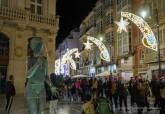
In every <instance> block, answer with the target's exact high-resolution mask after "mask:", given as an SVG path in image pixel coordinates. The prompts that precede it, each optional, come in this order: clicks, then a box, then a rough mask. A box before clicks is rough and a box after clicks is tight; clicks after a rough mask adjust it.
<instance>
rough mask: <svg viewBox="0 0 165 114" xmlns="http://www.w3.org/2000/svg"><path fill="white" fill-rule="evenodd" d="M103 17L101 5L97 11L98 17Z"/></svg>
mask: <svg viewBox="0 0 165 114" xmlns="http://www.w3.org/2000/svg"><path fill="white" fill-rule="evenodd" d="M102 15H103V6H102V5H101V6H99V7H98V8H97V9H96V16H97V17H100V16H102Z"/></svg>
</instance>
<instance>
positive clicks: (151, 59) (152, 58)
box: [144, 51, 158, 63]
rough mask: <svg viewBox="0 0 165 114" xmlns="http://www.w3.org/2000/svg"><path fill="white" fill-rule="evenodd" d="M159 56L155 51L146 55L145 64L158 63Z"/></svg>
mask: <svg viewBox="0 0 165 114" xmlns="http://www.w3.org/2000/svg"><path fill="white" fill-rule="evenodd" d="M157 60H158V56H157V53H156V52H155V51H150V53H146V54H145V57H144V63H152V62H157Z"/></svg>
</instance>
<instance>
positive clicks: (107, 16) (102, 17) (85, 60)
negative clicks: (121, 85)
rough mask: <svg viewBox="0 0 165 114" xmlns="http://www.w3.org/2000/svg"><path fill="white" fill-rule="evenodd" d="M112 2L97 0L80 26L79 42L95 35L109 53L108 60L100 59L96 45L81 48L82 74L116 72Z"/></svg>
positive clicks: (91, 74)
mask: <svg viewBox="0 0 165 114" xmlns="http://www.w3.org/2000/svg"><path fill="white" fill-rule="evenodd" d="M114 3H115V0H98V1H97V3H96V5H95V7H94V8H93V9H92V11H91V12H90V13H89V14H88V16H87V17H86V18H85V19H84V20H83V22H82V24H81V26H80V28H82V29H83V33H82V35H81V39H80V42H82V43H84V42H86V41H87V37H88V36H91V37H95V38H97V39H98V40H101V41H102V42H103V44H104V45H105V46H106V48H107V49H108V53H109V54H110V61H109V62H107V61H104V60H102V59H101V57H100V50H99V48H98V47H97V45H92V48H91V50H88V51H87V50H83V51H82V53H83V54H82V55H83V56H82V57H81V58H80V72H81V73H82V74H87V75H90V76H94V75H96V74H98V73H102V72H105V71H109V72H112V73H113V74H116V53H115V45H116V43H115V42H116V41H115V34H114V33H115V31H114V16H115V12H114V11H115V10H114V9H115V6H114Z"/></svg>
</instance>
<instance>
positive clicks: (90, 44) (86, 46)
mask: <svg viewBox="0 0 165 114" xmlns="http://www.w3.org/2000/svg"><path fill="white" fill-rule="evenodd" d="M83 44H84V45H85V49H91V46H92V44H93V43H90V42H89V40H87V42H86V43H83Z"/></svg>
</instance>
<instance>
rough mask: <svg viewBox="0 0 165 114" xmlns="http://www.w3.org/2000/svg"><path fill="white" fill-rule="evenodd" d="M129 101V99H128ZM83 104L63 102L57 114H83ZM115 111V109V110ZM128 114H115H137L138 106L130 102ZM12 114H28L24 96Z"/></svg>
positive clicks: (1, 99) (0, 111)
mask: <svg viewBox="0 0 165 114" xmlns="http://www.w3.org/2000/svg"><path fill="white" fill-rule="evenodd" d="M128 99H129V98H128ZM5 102H6V99H5V96H4V95H0V114H4V108H5V104H6V103H5ZM150 103H151V106H153V101H150ZM81 106H82V104H80V103H68V102H67V101H61V102H60V103H59V104H58V113H57V114H81V112H82V109H81ZM114 109H115V108H114ZM128 109H129V111H128V112H125V111H124V109H123V111H119V109H116V110H114V111H115V114H137V109H136V105H135V106H134V107H131V106H130V102H129V100H128ZM48 110H49V109H48V108H47V110H46V114H49V112H48ZM143 112H144V113H143V114H159V110H157V109H153V110H151V111H149V112H147V110H146V108H145V109H144V111H143ZM10 114H27V106H26V102H25V97H23V96H16V97H15V98H14V100H13V105H12V108H11V113H10Z"/></svg>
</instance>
